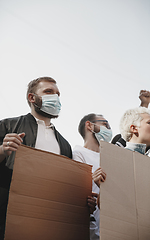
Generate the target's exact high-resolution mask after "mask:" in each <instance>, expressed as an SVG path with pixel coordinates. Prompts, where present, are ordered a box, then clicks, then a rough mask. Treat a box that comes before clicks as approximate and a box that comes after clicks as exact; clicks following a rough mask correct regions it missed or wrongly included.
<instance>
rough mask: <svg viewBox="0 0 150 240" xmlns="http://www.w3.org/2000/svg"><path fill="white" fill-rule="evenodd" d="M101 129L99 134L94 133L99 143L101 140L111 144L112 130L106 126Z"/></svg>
mask: <svg viewBox="0 0 150 240" xmlns="http://www.w3.org/2000/svg"><path fill="white" fill-rule="evenodd" d="M95 125H96V124H95ZM97 126H98V125H97ZM99 127H100V131H99V132H98V133H96V132H94V135H95V137H96V139H97V141H98V143H100V140H103V141H105V142H110V140H111V139H112V130H111V129H108V128H106V127H104V126H99Z"/></svg>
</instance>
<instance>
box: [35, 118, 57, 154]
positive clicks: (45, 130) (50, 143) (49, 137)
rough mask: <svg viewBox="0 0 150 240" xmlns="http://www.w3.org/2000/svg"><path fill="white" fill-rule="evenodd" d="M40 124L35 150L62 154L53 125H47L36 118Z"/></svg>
mask: <svg viewBox="0 0 150 240" xmlns="http://www.w3.org/2000/svg"><path fill="white" fill-rule="evenodd" d="M35 119H36V121H37V124H38V131H37V138H36V143H35V148H37V149H41V150H44V151H48V152H52V153H56V154H60V147H59V144H58V142H57V140H56V137H55V133H54V130H53V124H50V125H49V126H46V125H45V122H44V121H42V120H39V119H37V118H35Z"/></svg>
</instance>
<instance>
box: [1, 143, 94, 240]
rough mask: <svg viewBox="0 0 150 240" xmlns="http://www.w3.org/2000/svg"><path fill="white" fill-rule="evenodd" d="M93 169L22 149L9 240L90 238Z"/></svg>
mask: <svg viewBox="0 0 150 240" xmlns="http://www.w3.org/2000/svg"><path fill="white" fill-rule="evenodd" d="M91 169H92V167H91V166H89V165H87V164H83V163H79V162H76V161H74V160H71V159H69V158H67V157H64V156H60V155H57V154H53V153H49V152H45V151H41V150H37V149H34V148H30V147H26V146H21V147H20V148H19V149H18V151H17V153H16V157H15V164H14V170H13V177H12V182H11V187H10V193H9V202H8V209H7V218H6V231H5V240H29V239H32V240H41V239H42V240H50V239H51V240H60V239H61V240H77V239H78V240H79V239H82V240H83V239H85V240H87V239H89V210H88V207H87V196H90V195H91V193H92V177H91Z"/></svg>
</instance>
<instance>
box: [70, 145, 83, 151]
mask: <svg viewBox="0 0 150 240" xmlns="http://www.w3.org/2000/svg"><path fill="white" fill-rule="evenodd" d="M84 149H85V148H84V147H82V146H80V145H76V146H75V147H74V148H73V153H76V152H82V151H84Z"/></svg>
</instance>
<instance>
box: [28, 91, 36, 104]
mask: <svg viewBox="0 0 150 240" xmlns="http://www.w3.org/2000/svg"><path fill="white" fill-rule="evenodd" d="M28 100H29V102H30V103H34V102H35V95H34V94H33V93H29V94H28Z"/></svg>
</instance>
